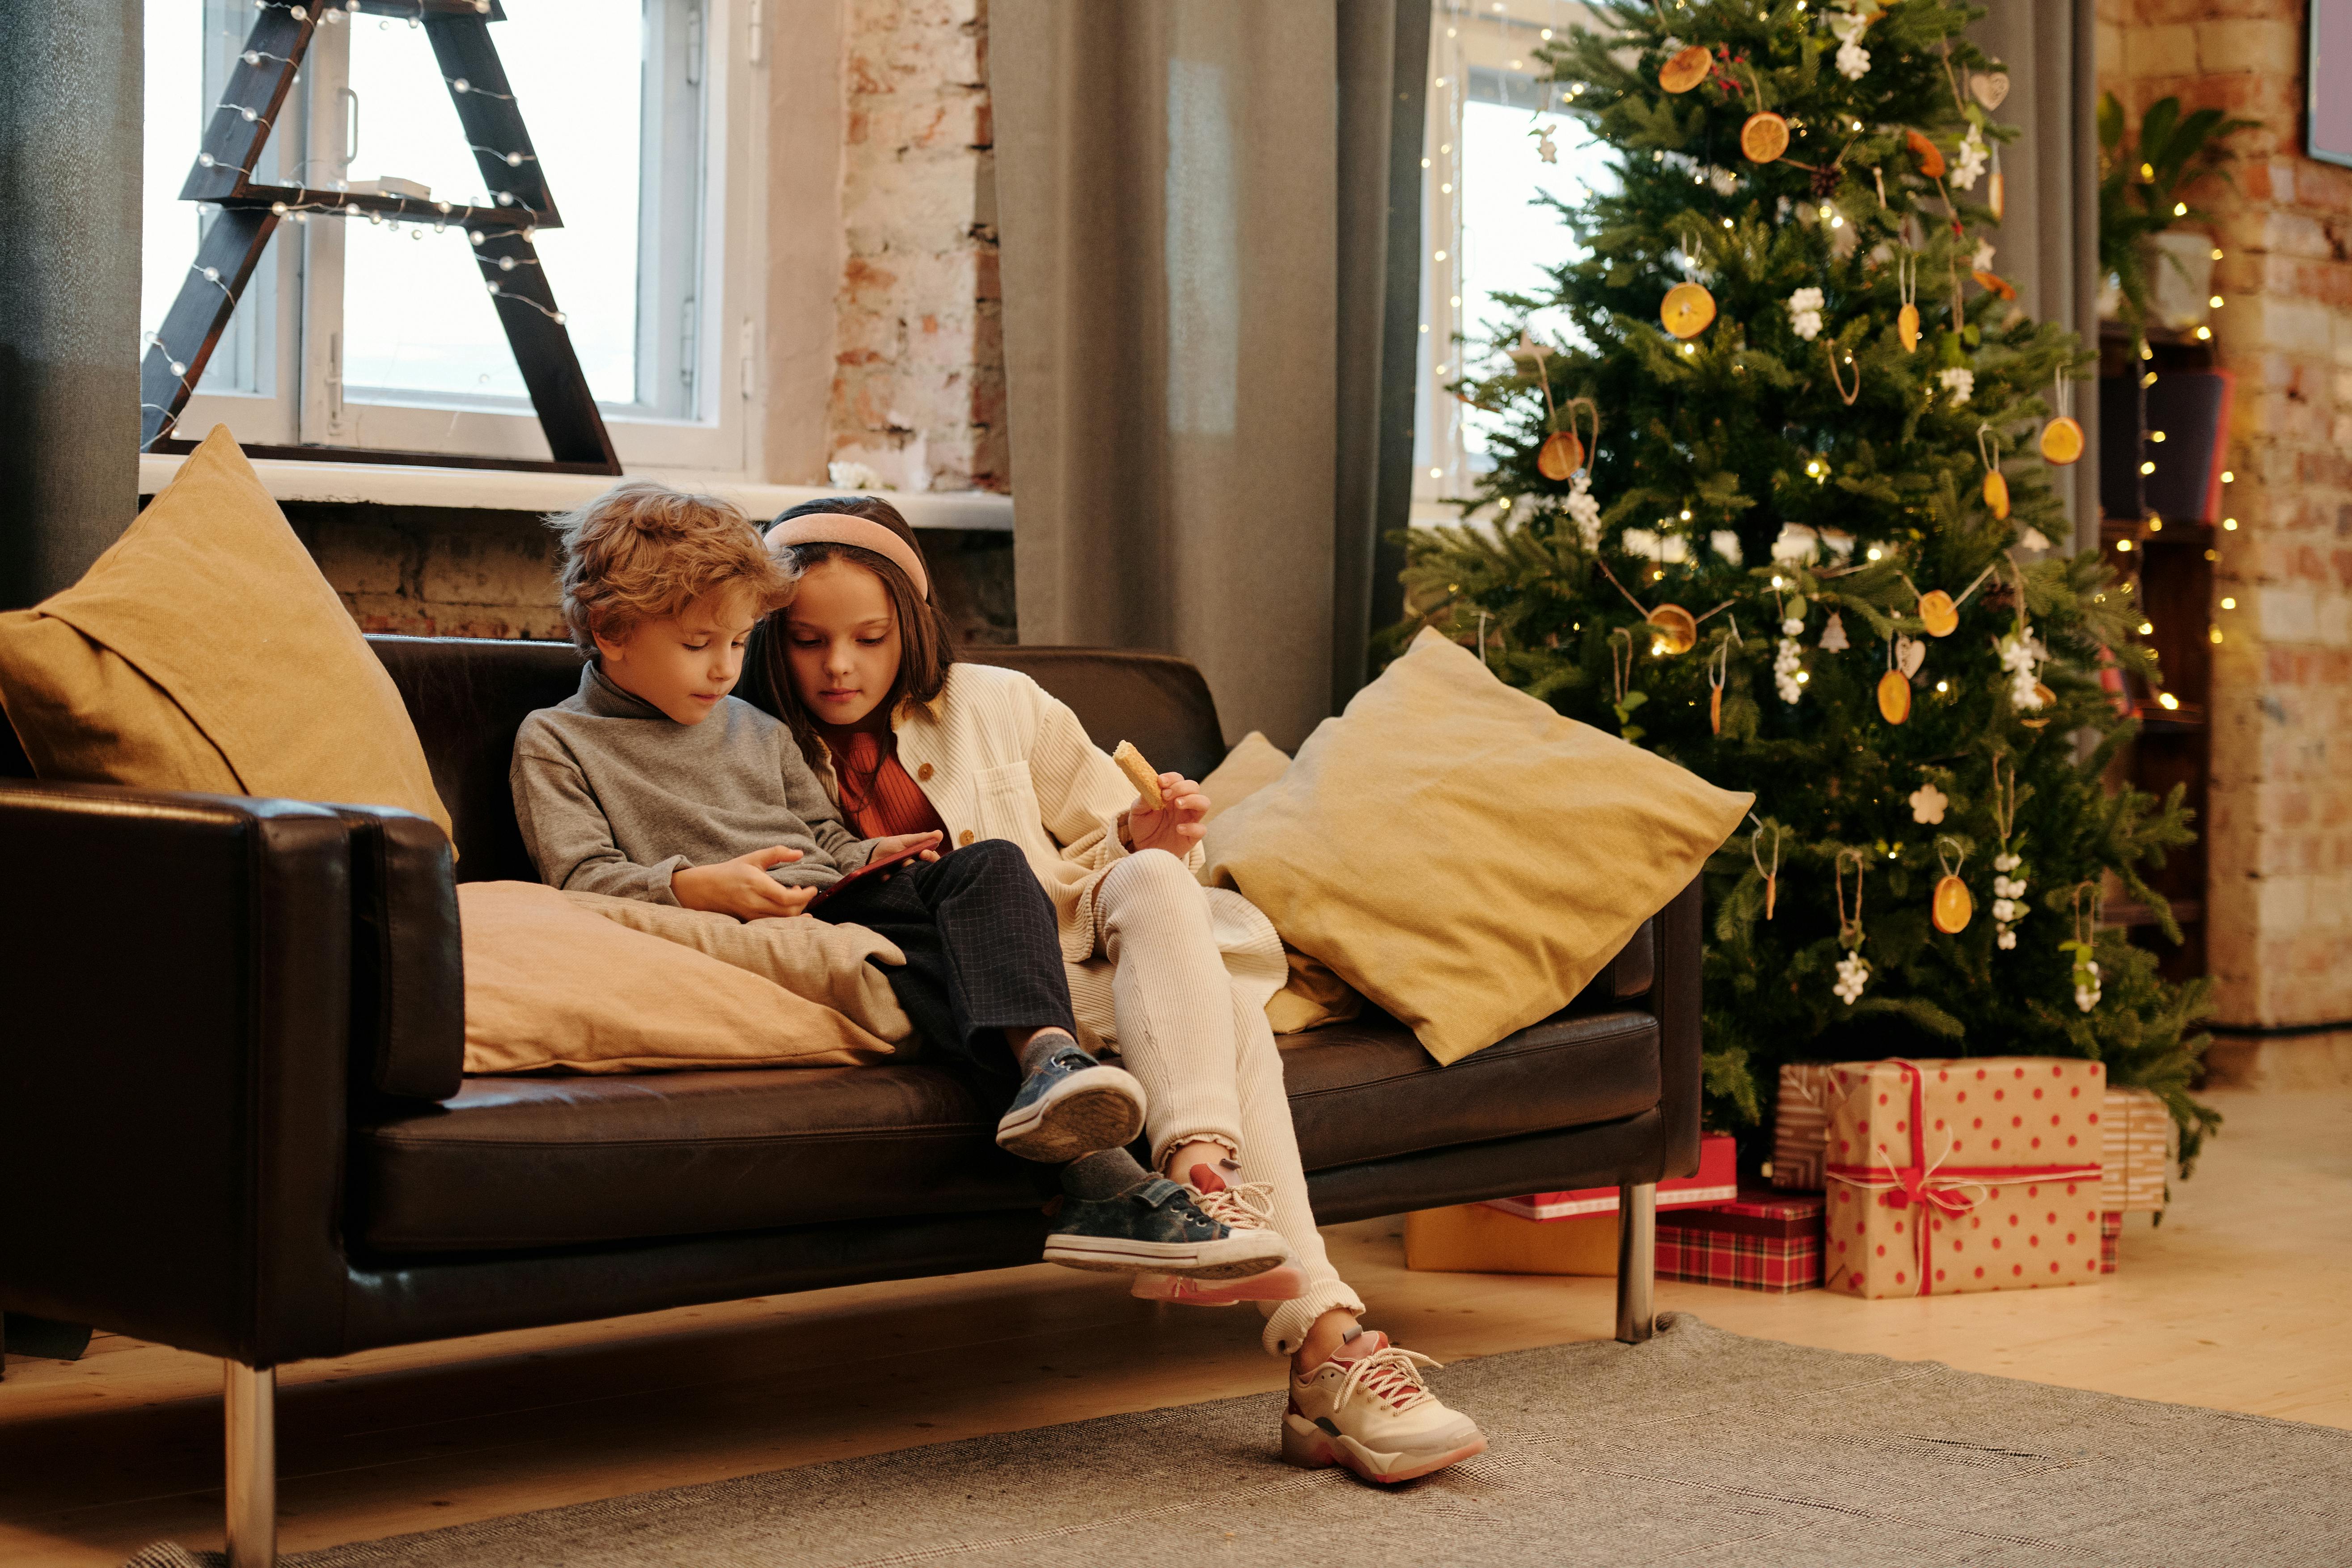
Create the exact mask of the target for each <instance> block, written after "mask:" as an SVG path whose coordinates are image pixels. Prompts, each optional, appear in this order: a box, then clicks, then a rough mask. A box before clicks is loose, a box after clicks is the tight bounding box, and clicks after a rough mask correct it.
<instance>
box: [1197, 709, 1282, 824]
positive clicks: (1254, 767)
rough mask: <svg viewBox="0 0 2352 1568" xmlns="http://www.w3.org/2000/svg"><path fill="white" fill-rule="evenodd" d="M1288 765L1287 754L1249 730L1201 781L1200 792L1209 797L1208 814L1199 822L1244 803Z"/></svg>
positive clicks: (1260, 733)
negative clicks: (1229, 807)
mask: <svg viewBox="0 0 2352 1568" xmlns="http://www.w3.org/2000/svg"><path fill="white" fill-rule="evenodd" d="M1289 766H1290V753H1289V752H1286V751H1284V750H1283V749H1282V748H1281V747H1280V746H1277V745H1276V744H1275V743H1274V742H1272V741H1269V740H1267V739H1266V738H1265V731H1263V730H1252V731H1250V732H1249V733H1248V734H1246V735H1244V736H1243V737H1242V738H1241V742H1240V743H1239V744H1238V745H1236V746H1234V749H1233V750H1232V751H1230V752H1226V753H1225V760H1224V761H1223V762H1222V763H1218V764H1217V765H1216V766H1215V767H1213V768H1212V769H1210V770H1209V776H1208V777H1207V778H1204V779H1202V781H1201V793H1202V795H1207V796H1208V797H1209V815H1208V816H1205V817H1203V818H1202V821H1204V822H1214V821H1215V820H1216V819H1217V818H1218V817H1219V816H1221V815H1223V812H1224V810H1225V808H1226V807H1228V806H1233V805H1240V804H1241V803H1242V802H1243V801H1244V800H1247V799H1248V798H1249V797H1250V796H1252V795H1255V794H1256V793H1257V792H1258V791H1260V790H1262V789H1264V788H1265V786H1266V785H1268V784H1272V783H1273V782H1274V781H1275V780H1276V779H1278V778H1280V777H1281V776H1282V774H1283V771H1284V770H1285V769H1286V768H1287V767H1289Z"/></svg>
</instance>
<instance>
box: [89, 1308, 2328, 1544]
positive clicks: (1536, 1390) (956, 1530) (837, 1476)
mask: <svg viewBox="0 0 2352 1568" xmlns="http://www.w3.org/2000/svg"><path fill="white" fill-rule="evenodd" d="M1435 1378H1436V1384H1437V1386H1438V1388H1439V1389H1440V1390H1441V1392H1442V1393H1443V1394H1444V1397H1445V1398H1446V1400H1447V1402H1448V1403H1450V1404H1453V1405H1456V1406H1457V1407H1458V1408H1461V1409H1463V1410H1465V1411H1468V1412H1469V1413H1471V1414H1472V1415H1475V1416H1476V1417H1477V1419H1478V1420H1479V1421H1480V1422H1481V1423H1482V1424H1483V1425H1484V1426H1486V1430H1487V1432H1488V1434H1489V1436H1491V1438H1492V1439H1493V1445H1492V1447H1490V1448H1489V1449H1488V1451H1487V1453H1486V1456H1485V1457H1484V1458H1479V1459H1475V1460H1473V1461H1471V1462H1470V1463H1468V1464H1465V1465H1462V1466H1460V1467H1458V1468H1455V1469H1454V1470H1452V1471H1449V1472H1446V1473H1444V1474H1441V1475H1437V1476H1433V1477H1430V1478H1428V1479H1424V1480H1422V1481H1417V1482H1412V1483H1410V1484H1407V1485H1405V1486H1402V1487H1397V1488H1393V1489H1379V1488H1374V1487H1371V1486H1369V1485H1367V1484H1365V1483H1363V1482H1360V1481H1358V1480H1356V1479H1354V1478H1352V1477H1351V1476H1349V1475H1347V1474H1346V1473H1344V1472H1341V1471H1337V1470H1320V1471H1301V1470H1294V1469H1290V1468H1286V1466H1284V1465H1283V1464H1282V1463H1281V1462H1280V1461H1279V1460H1278V1459H1276V1458H1275V1456H1274V1448H1275V1427H1276V1419H1277V1417H1278V1416H1279V1415H1280V1412H1281V1408H1282V1404H1281V1397H1280V1395H1278V1394H1265V1395H1251V1396H1248V1397H1244V1398H1240V1399H1226V1400H1219V1401H1216V1402H1213V1403H1211V1404H1205V1405H1182V1406H1179V1407H1176V1408H1172V1409H1166V1410H1151V1411H1145V1412H1142V1413H1140V1414H1137V1415H1114V1416H1108V1417H1105V1418H1103V1419H1100V1420H1095V1421H1083V1422H1078V1423H1076V1424H1075V1425H1072V1426H1049V1427H1045V1428H1044V1429H1042V1430H1039V1431H1034V1432H1014V1433H1006V1434H1003V1435H1001V1436H989V1437H975V1438H971V1439H968V1440H966V1441H962V1442H955V1443H945V1444H940V1445H939V1446H937V1447H927V1448H911V1449H905V1450H901V1451H899V1452H898V1453H892V1454H878V1455H875V1456H873V1457H871V1458H862V1459H847V1460H842V1461H839V1462H835V1463H831V1464H823V1465H811V1466H807V1467H805V1468H800V1469H791V1470H778V1471H774V1472H772V1473H770V1474H767V1475H759V1476H747V1477H744V1478H741V1479H737V1480H731V1481H721V1482H717V1483H714V1484H711V1485H707V1486H693V1487H680V1488H677V1489H673V1490H669V1491H658V1492H646V1493H644V1494H642V1495H639V1496H635V1497H625V1498H614V1499H611V1500H607V1501H604V1502H593V1503H581V1504H576V1505H574V1506H572V1507H569V1508H559V1509H551V1510H547V1511H545V1512H541V1513H529V1514H520V1515H517V1516H515V1517H512V1518H509V1519H499V1520H491V1521H485V1522H482V1523H478V1524H469V1525H460V1526H456V1527H453V1528H451V1529H447V1530H438V1531H430V1532H427V1533H425V1534H419V1535H404V1536H397V1537H394V1538H393V1539H391V1540H386V1541H375V1542H362V1543H360V1544H357V1545H352V1546H340V1547H335V1548H331V1549H330V1550H327V1551H322V1552H304V1553H301V1554H299V1555H296V1556H291V1557H289V1558H288V1559H286V1560H285V1561H286V1562H287V1563H289V1565H290V1568H389V1565H391V1564H399V1565H401V1568H460V1565H463V1568H550V1565H552V1564H562V1568H641V1565H646V1564H660V1565H662V1568H687V1565H692V1568H737V1565H741V1568H752V1565H754V1564H756V1565H758V1568H772V1565H773V1564H777V1563H809V1564H821V1565H824V1568H885V1565H886V1564H888V1565H894V1568H895V1565H898V1564H917V1563H923V1564H940V1565H941V1568H967V1565H969V1568H983V1565H988V1568H995V1565H1002V1568H1097V1565H1098V1564H1101V1563H1118V1564H1120V1565H1121V1568H1159V1565H1167V1568H1199V1565H1201V1564H1204V1563H1208V1564H1220V1565H1226V1564H1232V1565H1241V1568H1259V1565H1265V1568H1302V1565H1306V1568H1313V1565H1319V1564H1326V1563H1330V1564H1347V1565H1349V1568H1356V1565H1361V1568H1376V1565H1381V1564H1390V1563H1405V1564H1416V1565H1418V1564H1436V1563H1464V1564H1478V1565H1479V1568H1496V1565H1509V1564H1521V1563H1525V1564H1530V1565H1533V1564H1542V1565H1544V1568H1559V1565H1563V1564H1587V1563H1590V1564H1595V1565H1603V1564H1605V1565H1607V1568H1634V1565H1638V1564H1647V1563H1738V1564H1740V1565H1742V1568H1756V1565H1780V1564H1788V1565H1791V1568H1794V1565H1797V1564H1847V1563H1852V1564H1882V1563H1902V1564H1906V1565H1908V1564H1930V1563H1933V1564H1958V1563H1968V1564H1972V1565H2007V1564H2017V1565H2020V1568H2022V1565H2025V1564H2034V1565H2038V1568H2047V1565H2049V1564H2053V1563H2056V1564H2074V1563H2095V1564H2110V1563H2116V1564H2121V1563H2133V1564H2148V1565H2150V1568H2156V1565H2159V1564H2161V1565H2170V1564H2179V1563H2200V1562H2210V1563H2228V1564H2231V1568H2253V1565H2256V1564H2265V1563H2278V1564H2292V1565H2294V1568H2311V1565H2313V1564H2321V1563H2352V1433H2347V1432H2342V1431H2337V1430H2336V1429H2334V1428H2332V1427H2324V1426H2302V1425H2298V1424H2296V1423H2294V1422H2288V1421H2274V1420H2271V1419H2269V1418H2267V1417H2263V1416H2257V1415H2230V1414H2228V1413H2226V1412H2223V1411H2219V1410H2202V1409H2198V1408H2195V1407H2193V1406H2189V1405H2154V1404H2149V1403H2147V1402H2145V1401H2141V1400H2134V1399H2121V1398H2116V1397H2115V1396H2113V1395H2109V1394H2085V1393H2082V1392H2080V1391H2078V1390H2074V1389H2067V1388H2052V1387H2048V1386H2046V1385H2044V1384H2034V1383H2018V1382H2013V1381H2011V1380H2009V1379H2006V1378H1997V1377H1986V1376H1983V1375H1980V1374H1979V1373H1963V1372H1954V1371H1953V1370H1951V1369H1950V1368H1949V1367H1946V1366H1942V1365H1939V1364H1937V1363H1932V1362H1897V1361H1889V1360H1887V1359H1885V1357H1883V1356H1874V1355H1848V1354H1843V1353H1840V1352H1833V1351H1820V1350H1809V1349H1803V1348H1801V1347H1798V1346H1794V1345H1784V1344H1777V1343H1774V1342H1769V1341H1764V1340H1751V1339H1743V1338H1741V1337H1740V1336H1738V1335H1736V1334H1729V1333H1725V1332H1723V1331H1720V1330H1717V1329H1712V1328H1709V1327H1708V1326H1707V1325H1706V1324H1705V1323H1703V1322H1701V1321H1699V1320H1698V1319H1696V1318H1695V1317H1693V1316H1691V1315H1689V1314H1687V1313H1675V1314H1669V1315H1668V1316H1666V1317H1665V1318H1664V1320H1663V1322H1662V1327H1661V1332H1660V1333H1659V1335H1658V1337H1657V1338H1656V1339H1654V1340H1653V1341H1652V1342H1650V1343H1648V1344H1646V1345H1639V1346H1625V1345H1620V1344H1616V1343H1614V1342H1604V1343H1599V1344H1575V1345H1561V1346H1558V1347H1555V1348H1552V1349H1548V1350H1536V1351H1526V1352H1519V1353H1517V1354H1514V1355H1500V1356H1492V1357H1488V1358H1486V1359H1485V1360H1480V1361H1471V1362H1464V1363H1459V1364H1458V1365H1455V1366H1452V1367H1449V1368H1447V1369H1446V1370H1444V1372H1441V1373H1436V1374H1435ZM218 1562H219V1559H218V1558H217V1557H216V1556H214V1555H212V1554H208V1553H192V1552H184V1551H183V1550H181V1549H180V1548H178V1547H176V1546H171V1545H168V1544H166V1545H160V1546H153V1547H150V1548H148V1549H147V1550H146V1551H144V1552H141V1553H140V1554H139V1555H138V1556H137V1557H135V1558H133V1559H132V1560H131V1564H132V1568H195V1565H196V1564H213V1563H218Z"/></svg>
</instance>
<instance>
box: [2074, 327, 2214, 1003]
mask: <svg viewBox="0 0 2352 1568" xmlns="http://www.w3.org/2000/svg"><path fill="white" fill-rule="evenodd" d="M2216 369H2217V366H2216V363H2215V359H2214V353H2213V348H2212V344H2211V343H2210V341H2200V340H2199V339H2197V338H2194V337H2190V336H2187V335H2185V334H2166V333H2161V332H2156V331H2150V332H2148V333H2147V334H2146V341H2145V342H2142V341H2141V337H2140V335H2139V334H2137V333H2135V332H2134V331H2133V330H2132V329H2131V328H2129V327H2126V326H2121V325H2118V324H2116V323H2115V322H2103V323H2101V326H2100V330H2099V375H2100V394H2101V395H2100V405H2099V407H2100V419H2099V429H2100V439H2101V443H2102V452H2101V458H2102V462H2101V476H2102V477H2101V483H2100V498H2099V499H2100V514H2101V515H2100V519H2099V543H2100V548H2101V550H2102V551H2103V552H2105V556H2106V559H2107V562H2108V564H2110V565H2111V566H2113V567H2114V568H2115V569H2116V575H2117V576H2118V577H2119V578H2121V579H2122V581H2123V583H2124V584H2126V585H2127V590H2126V591H2128V592H2129V593H2130V594H2131V595H2132V597H2133V598H2134V599H2135V601H2137V605H2138V607H2139V610H2140V623H2139V624H2140V626H2142V627H2143V628H2144V629H2143V630H2142V632H2141V634H2140V635H2141V637H2142V639H2143V640H2144V641H2145V642H2146V643H2147V645H2148V646H2149V647H2152V648H2153V649H2154V650H2155V653H2156V656H2157V661H2158V670H2159V672H2160V676H2159V680H2158V683H2157V684H2155V685H2151V684H2150V683H2148V682H2146V681H2143V680H2139V679H2134V678H2131V677H2126V679H2125V683H2124V690H2123V693H2122V694H2121V696H2120V697H2119V698H2118V701H2119V702H2127V703H2129V704H2130V707H2131V710H2132V712H2133V714H2134V715H2135V716H2136V717H2137V719H2138V720H2139V721H2140V728H2139V733H2138V735H2137V737H2136V738H2135V739H2134V740H2133V741H2132V742H2131V743H2130V744H2129V745H2127V746H2126V747H2125V748H2124V749H2123V750H2122V751H2121V752H2118V753H2117V755H2116V761H2115V765H2114V768H2113V770H2112V771H2111V773H2110V774H2109V776H2110V778H2111V779H2114V780H2115V781H2116V782H2118V783H2124V782H2128V783H2130V784H2134V785H2136V786H2137V787H2138V788H2140V789H2143V790H2146V791H2147V792H2148V793H2149V794H2150V795H2156V796H2158V797H2159V798H2161V797H2162V796H2163V795H2167V794H2168V793H2169V792H2170V791H2171V789H2172V787H2173V786H2174V785H2175V784H2179V785H2180V786H2182V791H2183V804H2184V805H2187V806H2188V808H2189V810H2190V811H2191V812H2193V813H2195V817H2194V825H2195V826H2196V829H2197V833H2198V838H2197V841H2196V842H2195V843H2193V844H2190V845H2189V846H2188V847H2185V848H2181V849H2177V850H2174V851H2173V852H2172V853H2171V855H2170V856H2169V857H2168V859H2167V861H2166V864H2165V865H2164V866H2163V867H2162V868H2160V869H2153V870H2150V871H2149V872H2148V873H2147V882H2148V885H2149V886H2150V887H2151V888H2153V889H2155V890H2156V891H2157V892H2158V893H2160V894H2162V895H2163V896H2164V897H2165V899H2166V900H2167V901H2168V903H2169V904H2170V905H2171V908H2172V913H2173V918H2174V919H2175V920H2176V921H2179V925H2180V931H2181V936H2182V939H2183V940H2182V942H2181V943H2180V945H2179V946H2178V947H2175V946H2173V945H2172V943H2170V942H2167V941H2166V940H2165V939H2164V937H2163V935H2162V933H2161V932H2160V931H2158V929H2157V926H2156V921H2155V916H2154V913H2153V911H2151V910H2148V909H2147V907H2146V906H2145V905H2141V904H2137V903H2133V902H2129V901H2121V900H2118V901H2113V902H2110V904H2109V905H2108V908H2107V923H2109V924H2110V925H2115V926H2122V927H2126V928H2128V929H2129V930H2130V931H2131V933H2132V939H2133V940H2134V941H2135V942H2141V943H2142V944H2143V945H2146V946H2147V947H2148V948H2149V949H2150V950H2151V951H2153V952H2156V953H2157V954H2158V962H2159V965H2160V967H2161V969H2162V971H2163V973H2165V975H2166V976H2167V977H2168V978H2170V979H2174V980H2185V979H2189V978H2190V977H2192V976H2196V975H2200V974H2203V973H2205V972H2206V959H2205V910H2206V847H2205V834H2206V832H2207V831H2208V829H2209V826H2210V809H2209V808H2210V787H2209V786H2210V776H2211V771H2212V731H2211V729H2210V725H2209V723H2208V721H2207V716H2208V714H2209V713H2210V710H2211V701H2212V674H2213V646H2214V640H2215V637H2216V636H2217V635H2218V634H2219V632H2220V628H2219V626H2217V623H2216V621H2215V619H2214V615H2213V569H2214V564H2215V563H2216V561H2217V560H2218V558H2219V545H2218V543H2217V539H2218V537H2219V534H2220V532H2221V526H2222V522H2223V519H2222V518H2221V516H2217V515H2198V516H2166V515H2161V514H2159V513H2155V512H2151V510H2149V508H2148V506H2147V502H2146V497H2147V493H2148V492H2149V491H2150V490H2152V489H2155V488H2156V487H2157V486H2158V483H2159V482H2160V480H2161V479H2165V478H2170V477H2172V476H2170V475H2167V474H2163V473H2161V472H2160V473H2159V475H2158V476H2157V477H2154V478H2150V479H2146V480H2143V479H2142V478H2141V475H2140V471H2139V470H2140V468H2141V466H2142V465H2143V464H2146V463H2155V464H2158V465H2160V466H2166V465H2170V464H2177V463H2181V462H2184V461H2188V460H2191V458H2192V457H2194V458H2199V459H2201V458H2203V456H2204V455H2205V453H2210V454H2211V458H2212V460H2214V461H2219V460H2220V457H2219V454H2220V452H2221V438H2222V437H2225V436H2226V432H2215V431H2201V432H2180V431H2167V432H2165V438H2164V439H2162V440H2160V441H2159V440H2152V439H2151V437H2152V436H2153V434H2154V432H2153V431H2151V429H2150V427H2149V426H2150V421H2149V417H2148V406H2149V393H2150V391H2151V388H2150V387H2149V385H2148V384H2147V380H2146V378H2147V376H2148V375H2149V374H2151V373H2153V374H2154V375H2155V376H2156V378H2157V382H2158V384H2161V383H2162V380H2163V378H2164V377H2165V376H2166V375H2167V374H2174V373H2183V374H2200V373H2201V374H2205V375H2207V376H2209V377H2210V376H2211V375H2212V374H2213V373H2214V372H2215V371H2216ZM2227 406H2228V401H2227V390H2226V384H2224V386H2223V389H2222V394H2221V399H2220V407H2221V411H2222V412H2221V418H2222V419H2224V420H2225V419H2226V411H2227ZM2184 435H2189V436H2191V437H2204V438H2205V439H2206V441H2207V442H2208V443H2209V444H2208V445H2206V447H2205V448H2204V453H2199V454H2191V453H2190V452H2189V451H2187V450H2185V449H2184V447H2183V446H2182V445H2181V441H2182V437H2183V436H2184ZM2110 443H2121V444H2122V449H2121V450H2117V449H2116V448H2115V447H2112V446H2110V445H2109V444H2110ZM2168 448H2169V449H2168ZM2167 488H2168V489H2169V490H2170V491H2171V493H2174V494H2179V492H2180V490H2181V489H2182V487H2181V486H2180V485H2179V484H2177V483H2175V484H2172V485H2170V486H2168V487H2167ZM2194 488H2195V489H2198V490H2200V491H2202V492H2204V493H2205V494H2207V495H2209V496H2210V494H2212V493H2218V494H2220V495H2221V496H2222V497H2225V498H2226V496H2227V495H2228V493H2229V491H2228V488H2227V486H2226V485H2222V486H2218V487H2210V489H2209V488H2208V487H2205V486H2202V485H2200V486H2196V487H2194ZM2176 504H2177V503H2176ZM2194 510H2196V511H2198V512H2203V513H2210V512H2213V511H2214V510H2216V509H2215V507H2214V505H2213V503H2212V502H2211V501H2210V500H2205V501H2202V502H2201V503H2200V504H2198V505H2196V506H2195V508H2194ZM2221 510H2226V508H2223V509H2221Z"/></svg>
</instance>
